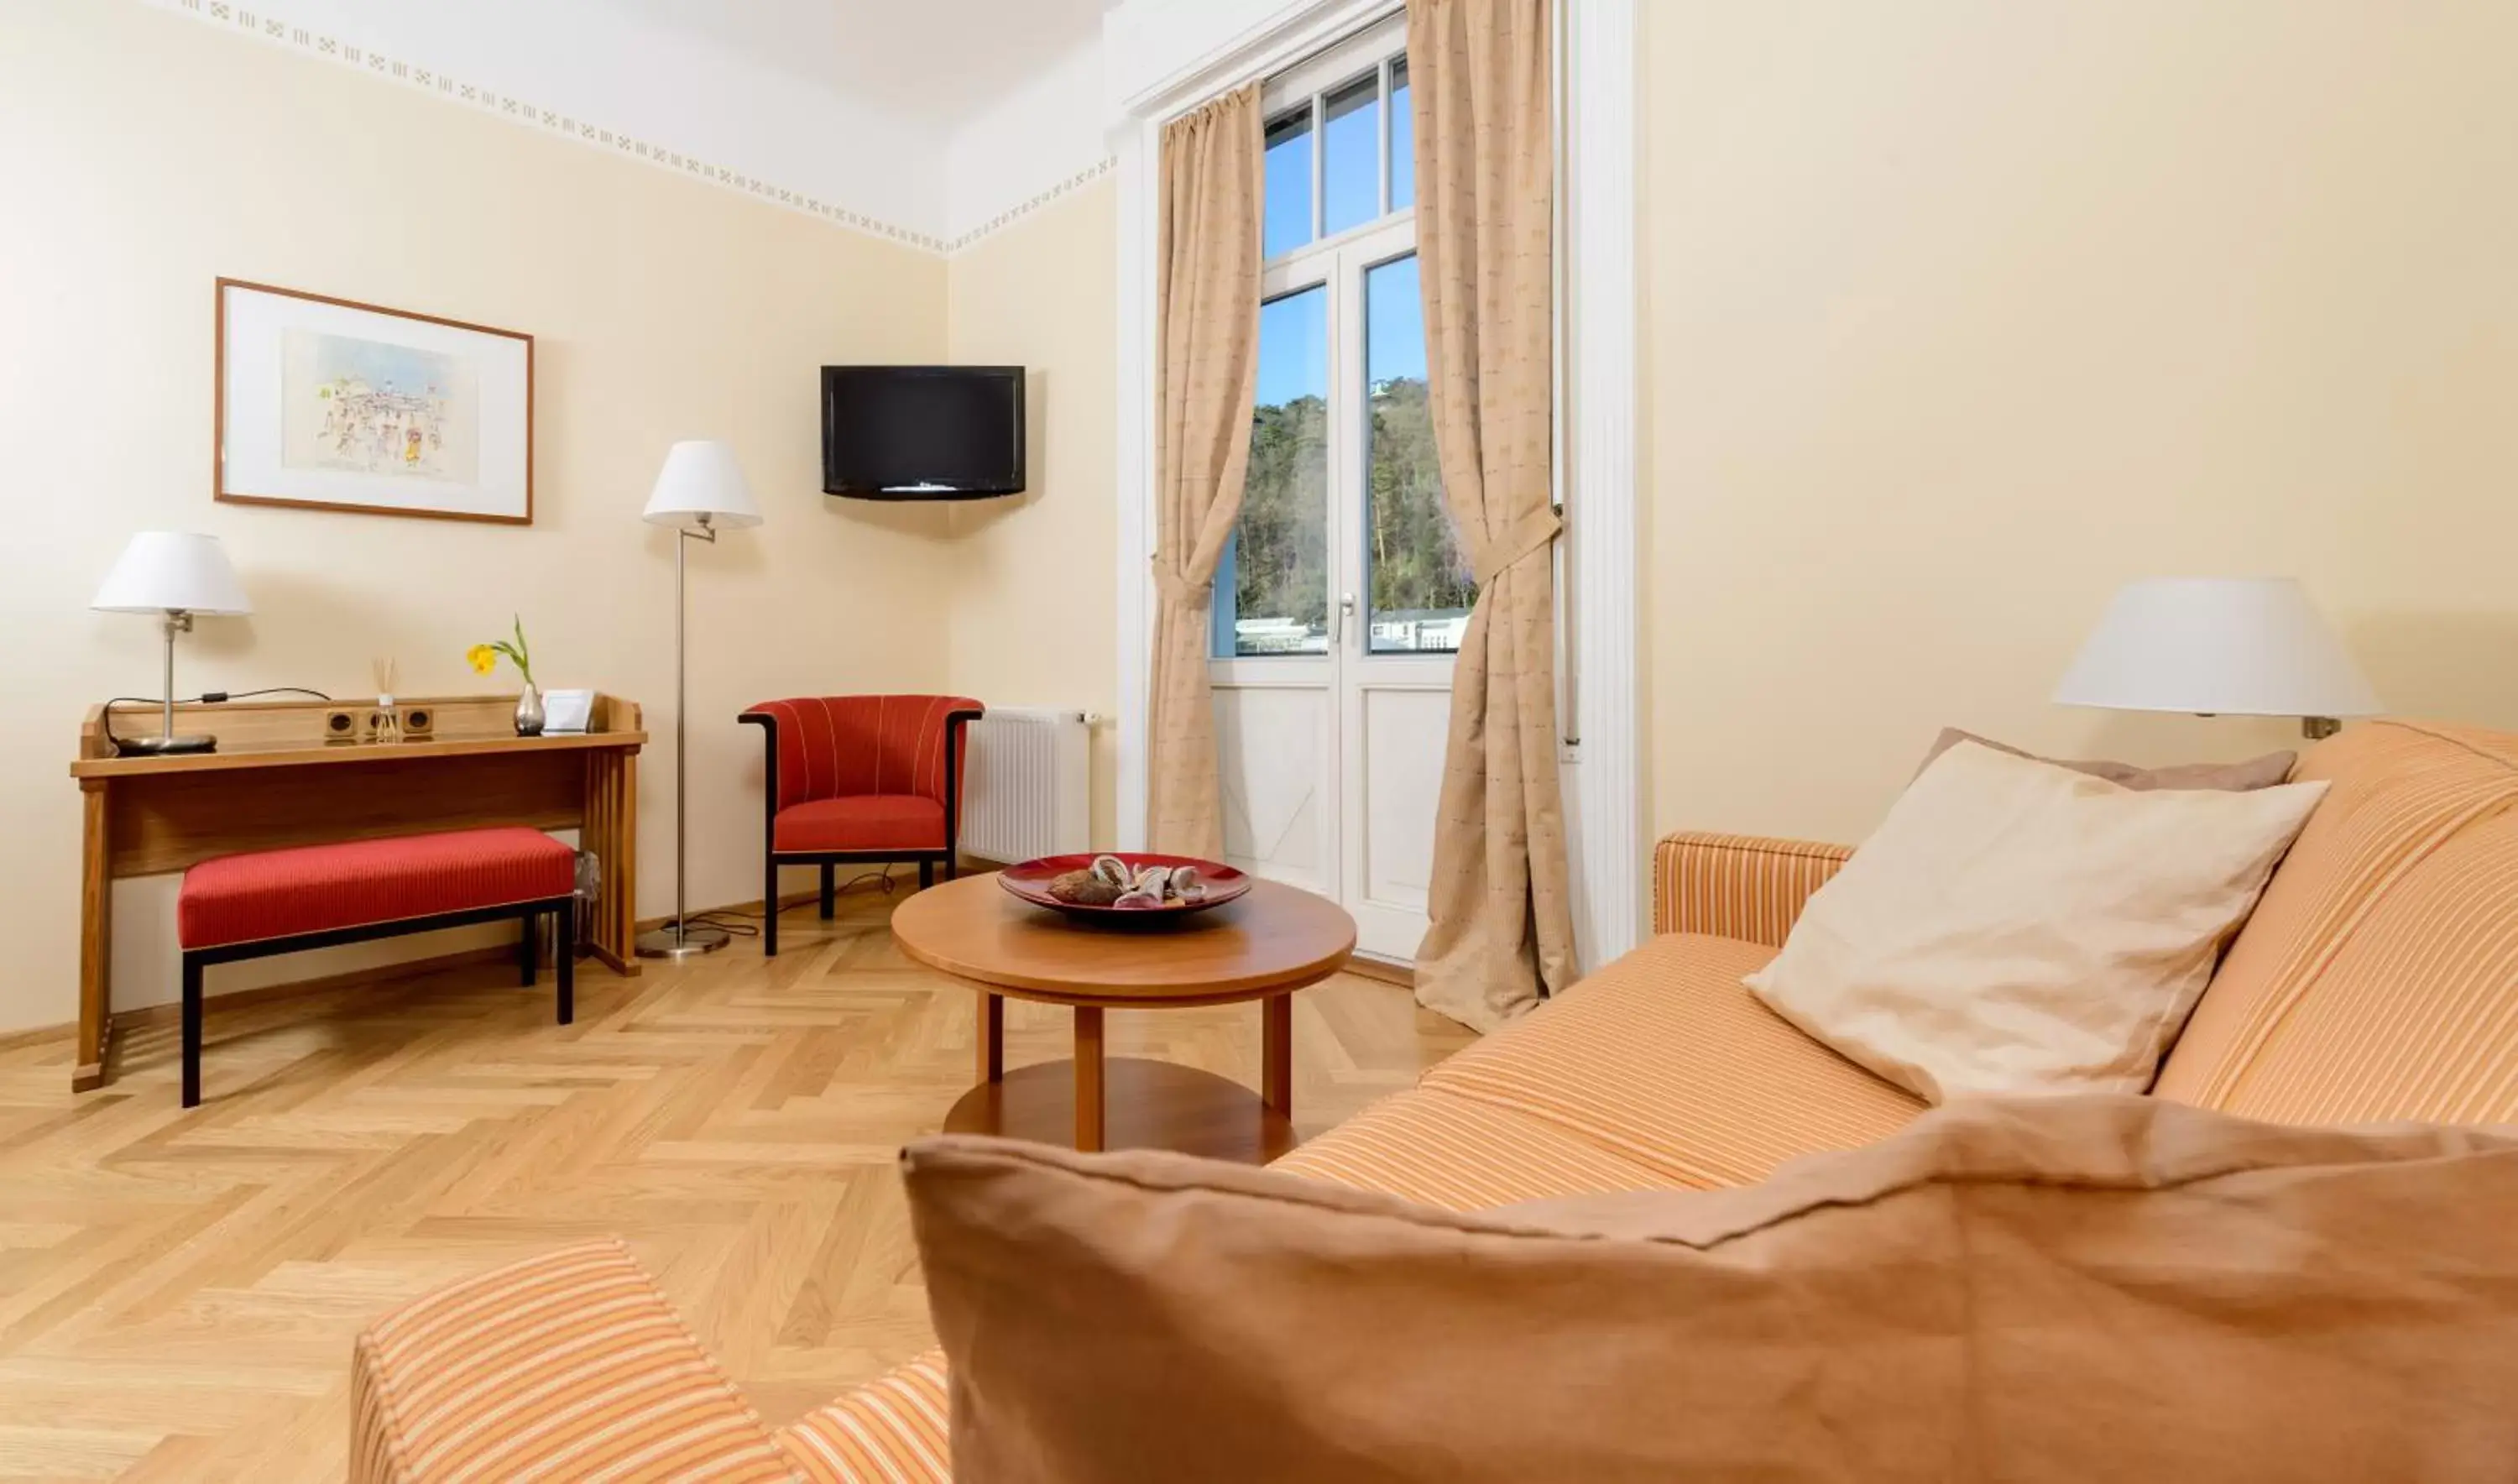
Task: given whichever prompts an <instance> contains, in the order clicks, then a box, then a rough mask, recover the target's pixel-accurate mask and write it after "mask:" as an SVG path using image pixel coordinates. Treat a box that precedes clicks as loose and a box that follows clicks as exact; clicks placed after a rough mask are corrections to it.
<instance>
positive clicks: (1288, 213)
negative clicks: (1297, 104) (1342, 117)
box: [1259, 108, 1312, 258]
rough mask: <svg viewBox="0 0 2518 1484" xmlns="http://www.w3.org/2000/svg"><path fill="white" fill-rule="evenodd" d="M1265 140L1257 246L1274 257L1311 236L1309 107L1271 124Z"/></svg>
mask: <svg viewBox="0 0 2518 1484" xmlns="http://www.w3.org/2000/svg"><path fill="white" fill-rule="evenodd" d="M1266 144H1267V150H1268V153H1267V167H1266V169H1267V173H1266V176H1265V183H1264V190H1265V192H1266V196H1267V204H1266V225H1265V226H1264V227H1263V228H1262V229H1261V231H1260V234H1259V246H1260V251H1261V252H1262V253H1263V254H1264V255H1265V256H1268V257H1272V258H1273V257H1276V256H1279V255H1280V254H1281V253H1287V252H1291V251H1293V250H1294V249H1295V248H1297V247H1300V246H1302V245H1303V244H1304V243H1305V242H1308V241H1310V240H1312V110H1311V109H1309V108H1306V109H1303V111H1301V112H1299V113H1289V114H1287V115H1285V116H1284V117H1283V118H1281V119H1279V120H1277V121H1276V122H1275V123H1272V124H1270V125H1269V126H1268V133H1267V135H1266Z"/></svg>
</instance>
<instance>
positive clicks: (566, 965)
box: [528, 901, 577, 1026]
mask: <svg viewBox="0 0 2518 1484" xmlns="http://www.w3.org/2000/svg"><path fill="white" fill-rule="evenodd" d="M528 931H530V930H528ZM551 950H552V952H553V953H554V954H556V955H557V958H558V962H557V964H556V965H554V967H553V972H552V975H551V977H552V978H553V979H556V980H558V981H559V1023H560V1024H561V1025H563V1026H569V1025H574V1024H576V1021H577V903H576V902H575V901H570V902H567V903H565V904H564V905H562V906H561V907H560V909H559V910H558V911H556V912H553V913H552V914H551Z"/></svg>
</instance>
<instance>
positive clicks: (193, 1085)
mask: <svg viewBox="0 0 2518 1484" xmlns="http://www.w3.org/2000/svg"><path fill="white" fill-rule="evenodd" d="M184 1106H185V1107H186V1108H198V1107H200V1106H201V961H200V960H199V959H196V958H195V957H194V956H193V955H191V954H189V953H187V954H185V955H184Z"/></svg>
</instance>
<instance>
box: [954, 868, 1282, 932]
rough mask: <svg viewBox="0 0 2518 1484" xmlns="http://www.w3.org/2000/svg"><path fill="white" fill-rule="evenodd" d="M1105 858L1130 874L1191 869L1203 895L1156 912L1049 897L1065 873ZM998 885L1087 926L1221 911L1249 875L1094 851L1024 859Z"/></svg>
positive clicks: (1245, 886)
mask: <svg viewBox="0 0 2518 1484" xmlns="http://www.w3.org/2000/svg"><path fill="white" fill-rule="evenodd" d="M1105 855H1108V856H1110V857H1112V858H1113V859H1115V860H1117V861H1118V862H1119V863H1120V864H1121V865H1124V866H1126V867H1127V868H1128V869H1129V870H1130V871H1136V870H1139V869H1141V868H1143V867H1146V866H1157V865H1158V866H1191V867H1194V868H1195V869H1196V871H1197V879H1198V880H1199V881H1200V882H1201V883H1203V884H1204V885H1205V887H1206V895H1203V896H1200V897H1198V898H1197V899H1196V900H1195V901H1173V902H1166V903H1164V904H1163V905H1161V906H1159V907H1100V906H1094V905H1092V904H1090V903H1088V902H1080V901H1061V900H1059V899H1058V898H1057V897H1055V896H1052V895H1049V884H1050V883H1051V882H1052V881H1055V880H1057V879H1058V878H1059V877H1061V876H1064V875H1065V874H1066V873H1067V872H1069V871H1089V870H1091V869H1092V868H1093V862H1094V861H1096V860H1099V859H1100V858H1102V857H1103V856H1105ZM997 885H999V886H1001V887H1003V888H1005V889H1006V890H1007V891H1008V892H1011V893H1013V894H1014V895H1017V896H1020V897H1021V898H1022V899H1023V900H1025V901H1027V902H1030V903H1032V904H1033V905H1034V906H1041V907H1048V908H1050V909H1051V910H1052V911H1057V912H1064V913H1065V914H1066V915H1067V916H1069V917H1077V918H1084V919H1087V920H1091V921H1129V922H1142V921H1151V920H1157V919H1162V918H1172V917H1186V916H1188V915H1189V914H1190V913H1192V912H1203V911H1205V910H1206V909H1207V908H1209V907H1220V906H1222V905H1224V904H1225V903H1226V902H1228V901H1231V900H1233V899H1234V898H1235V897H1237V896H1239V895H1242V894H1243V893H1245V892H1248V891H1249V890H1250V873H1249V872H1247V871H1242V870H1237V869H1236V868H1234V867H1232V866H1229V865H1226V864H1224V863H1223V862H1222V861H1216V860H1200V859H1198V858H1197V857H1196V856H1194V855H1164V854H1160V853H1158V852H1153V851H1088V852H1086V853H1084V854H1080V855H1043V856H1042V857H1040V858H1039V859H1038V860H1026V861H1024V862H1023V863H1022V864H1020V865H1012V866H1008V867H1006V868H1005V869H1004V870H1002V871H999V872H998V873H997Z"/></svg>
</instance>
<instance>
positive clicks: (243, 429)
mask: <svg viewBox="0 0 2518 1484" xmlns="http://www.w3.org/2000/svg"><path fill="white" fill-rule="evenodd" d="M218 291H219V308H218V372H217V376H216V378H215V385H216V387H217V394H216V397H217V409H216V413H217V420H218V433H217V455H216V460H217V466H216V469H215V474H214V478H215V483H214V485H213V493H214V494H215V495H216V496H217V498H218V499H220V500H223V501H227V502H232V503H237V504H257V505H290V506H294V507H297V508H299V509H309V510H358V511H364V512H366V513H369V514H372V515H419V516H427V517H430V518H433V519H438V520H490V521H501V522H505V523H507V524H509V525H519V526H521V525H530V524H532V523H533V518H534V337H533V336H531V335H524V334H518V333H516V332H515V331H514V330H511V329H492V328H491V327H488V326H486V325H466V324H464V323H462V322H461V321H459V320H441V319H439V318H437V317H436V316H434V315H417V314H405V313H403V312H402V311H400V310H393V309H380V308H378V307H377V306H375V305H373V304H360V303H356V302H354V301H352V300H349V299H333V298H326V297H325V296H324V295H322V294H315V293H299V292H296V291H295V290H293V289H287V288H274V287H271V286H270V285H268V284H247V283H242V282H240V281H239V280H236V279H221V280H219V283H218Z"/></svg>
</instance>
